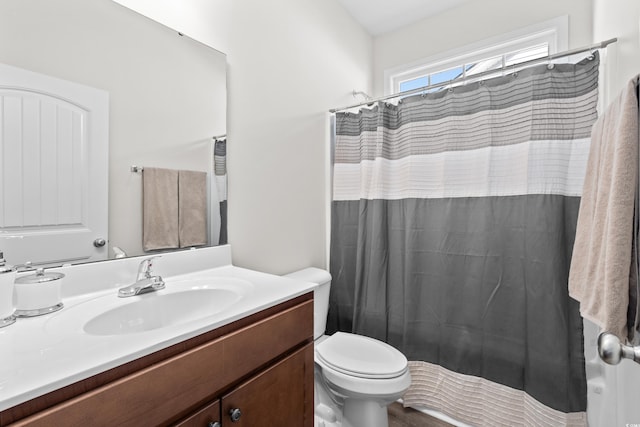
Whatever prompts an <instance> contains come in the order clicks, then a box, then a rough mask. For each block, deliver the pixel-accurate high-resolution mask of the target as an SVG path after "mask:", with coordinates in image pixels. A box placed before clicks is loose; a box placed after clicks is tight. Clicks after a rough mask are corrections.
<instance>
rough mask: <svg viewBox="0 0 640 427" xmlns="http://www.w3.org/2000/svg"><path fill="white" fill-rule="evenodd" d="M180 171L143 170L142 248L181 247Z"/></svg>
mask: <svg viewBox="0 0 640 427" xmlns="http://www.w3.org/2000/svg"><path fill="white" fill-rule="evenodd" d="M178 243H179V241H178V171H176V170H171V169H158V168H149V167H145V168H144V171H143V172H142V248H143V249H144V250H145V251H151V250H156V249H173V248H178Z"/></svg>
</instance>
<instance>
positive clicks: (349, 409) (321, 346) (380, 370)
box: [287, 268, 411, 427]
mask: <svg viewBox="0 0 640 427" xmlns="http://www.w3.org/2000/svg"><path fill="white" fill-rule="evenodd" d="M287 277H290V278H294V279H297V280H302V281H305V282H311V283H317V284H318V286H317V287H316V288H315V289H314V350H315V351H314V353H315V354H314V361H315V426H316V427H388V417H387V406H388V405H389V404H390V403H392V402H394V401H396V400H397V399H399V398H400V397H401V396H402V395H403V394H404V392H405V391H406V390H407V389H408V388H409V385H410V384H411V375H410V374H409V369H408V364H407V359H406V357H405V356H404V355H403V354H402V353H401V352H400V351H398V350H397V349H395V348H394V347H392V346H390V345H389V344H386V343H384V342H382V341H379V340H377V339H374V338H370V337H365V336H362V335H356V334H351V333H345V332H336V333H335V334H333V335H331V336H327V335H324V332H325V327H326V320H327V313H328V310H329V288H330V284H331V275H330V274H329V273H328V272H327V271H325V270H320V269H317V268H307V269H304V270H300V271H297V272H294V273H291V274H288V275H287Z"/></svg>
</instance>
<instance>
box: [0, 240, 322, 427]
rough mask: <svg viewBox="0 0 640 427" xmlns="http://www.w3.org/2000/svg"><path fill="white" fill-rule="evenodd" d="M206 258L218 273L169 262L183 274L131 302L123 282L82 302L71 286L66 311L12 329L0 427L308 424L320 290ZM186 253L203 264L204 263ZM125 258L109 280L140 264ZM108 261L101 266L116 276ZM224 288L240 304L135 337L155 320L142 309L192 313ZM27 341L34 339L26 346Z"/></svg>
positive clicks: (1, 336) (3, 335)
mask: <svg viewBox="0 0 640 427" xmlns="http://www.w3.org/2000/svg"><path fill="white" fill-rule="evenodd" d="M200 251H203V252H207V254H208V255H211V254H215V255H216V256H215V257H213V258H216V259H217V261H216V262H214V263H213V265H212V263H211V257H210V256H207V254H204V253H198V254H189V253H188V252H187V253H184V252H183V253H176V254H170V255H171V256H165V257H163V259H162V262H163V263H165V264H166V266H167V270H171V268H177V269H178V270H174V271H170V272H169V273H170V274H169V275H167V274H165V275H164V277H165V281H166V283H167V289H166V291H167V292H166V293H162V292H164V291H159V292H158V295H153V294H145V295H140V296H137V297H133V298H132V301H130V302H129V301H125V300H126V298H120V299H114V298H112V297H111V295H114V292H115V291H117V287H118V284H120V285H121V284H122V283H123V282H122V281H120V280H116V285H115V286H114V284H113V283H112V284H111V286H110V287H109V288H108V289H106V290H105V289H101V290H99V291H96V292H92V293H89V294H83V293H78V294H77V295H74V293H75V292H78V291H77V290H74V289H73V288H74V285H73V284H69V286H68V287H67V288H68V289H69V291H68V298H66V300H65V308H64V309H63V310H61V311H60V312H59V313H57V314H56V313H54V314H51V315H48V318H46V317H47V316H42V317H41V318H33V319H20V320H19V321H18V322H16V324H14V325H12V327H14V326H17V328H16V329H14V330H11V328H10V327H7V328H4V330H0V347H1V348H2V351H3V353H4V352H5V350H6V349H8V348H11V347H15V346H16V345H19V344H21V343H22V344H23V347H22V348H15V349H14V350H9V351H8V355H7V356H5V355H4V354H3V355H2V356H0V357H1V358H2V360H3V365H2V367H0V405H2V406H0V425H2V426H5V425H15V426H23V425H24V426H27V425H28V426H39V425H43V426H44V425H65V426H72V425H78V426H79V425H83V426H86V425H92V426H93V425H109V426H114V425H118V426H122V425H132V426H141V425H145V426H146V425H149V426H151V425H180V426H208V427H214V426H220V427H221V426H229V425H233V426H309V427H311V426H312V425H313V292H312V291H313V285H312V284H310V283H304V282H297V281H295V280H292V279H287V278H282V277H278V276H272V275H268V274H264V273H258V272H254V271H250V270H245V269H241V268H237V267H234V266H232V265H230V255H229V254H228V251H229V248H228V247H218V248H207V249H201V250H198V251H195V252H200ZM185 255H186V256H187V257H188V256H189V255H191V256H193V257H195V258H198V257H200V258H202V260H203V263H202V264H203V265H198V266H195V265H194V263H195V264H199V263H198V262H197V261H194V259H191V258H189V259H188V260H187V258H185ZM181 257H182V258H181ZM167 258H168V259H167ZM118 261H121V262H122V263H123V264H118V267H121V269H114V271H116V270H117V271H120V273H117V274H122V269H124V270H126V269H130V268H132V267H135V265H133V264H132V265H131V266H129V265H128V264H130V263H132V262H133V263H136V264H137V263H138V262H140V258H133V259H127V260H118ZM227 261H229V262H227ZM111 263H112V262H106V263H98V264H94V266H95V268H102V269H110V267H113V265H112V266H109V265H107V264H111ZM101 264H103V265H101ZM207 264H208V266H207ZM160 265H161V263H160V262H159V263H158V270H160ZM169 265H171V266H178V267H171V268H170V267H169ZM194 267H204V268H201V269H199V270H195V269H194ZM207 267H210V268H207ZM82 268H84V269H87V271H88V270H89V269H90V266H84V267H83V266H74V267H70V268H68V269H67V271H65V274H66V275H67V277H69V276H71V277H72V278H73V276H74V273H78V274H75V276H76V279H79V280H80V281H82V278H83V277H85V278H86V275H87V271H83V272H78V271H75V270H74V269H82ZM179 270H188V271H189V273H185V274H180V273H181V272H180V271H179ZM174 272H175V273H178V274H175V275H172V274H171V273H174ZM94 273H95V271H94ZM98 273H99V272H98ZM105 274H106V273H105ZM106 275H107V276H109V274H106ZM134 275H135V274H134ZM92 277H97V276H92ZM112 279H113V277H112ZM72 280H73V279H72ZM93 286H95V287H99V286H100V285H99V284H94V285H93ZM220 289H226V290H229V292H233V293H234V294H233V295H236V294H237V295H236V297H234V298H232V299H231V300H229V301H232V302H231V303H228V302H227V303H226V305H227V306H226V307H225V308H223V309H221V310H219V311H217V312H214V311H215V310H211V311H210V312H206V311H205V312H200V313H201V314H198V313H199V311H198V310H200V308H198V307H196V306H195V305H194V307H195V308H194V310H193V312H195V313H196V315H193V312H192V314H191V315H188V314H185V316H186V317H181V316H180V315H179V314H178V315H176V314H170V315H168V319H169V320H168V321H164V323H162V322H160V323H149V322H147V323H148V325H147V326H146V327H145V328H147V329H145V328H142V330H140V329H136V328H139V326H140V324H144V323H145V322H146V321H147V318H146V317H145V316H148V315H150V314H147V313H151V312H153V310H150V311H145V310H146V309H145V308H144V307H143V304H152V305H153V307H154V308H162V310H160V311H167V310H166V307H167V306H163V305H161V304H164V302H161V301H169V302H170V303H173V304H174V305H175V309H176V310H178V312H180V311H182V310H185V311H188V310H189V307H188V306H189V304H192V303H193V304H196V303H194V302H193V301H195V300H205V301H206V295H207V292H208V291H213V290H218V291H219V290H220ZM236 289H240V290H239V291H237V292H236ZM63 294H64V292H63ZM185 295H186V296H189V295H196V296H197V298H196V299H193V300H191V299H189V298H187V297H185ZM213 295H215V296H216V297H218V296H222V297H224V295H225V294H223V293H217V294H213ZM238 295H239V296H238ZM116 298H117V297H116ZM150 298H151V299H150ZM185 298H187V299H186V300H185ZM222 300H224V298H221V301H222ZM147 302H149V303H147ZM211 304H214V302H211ZM223 304H225V303H224V301H223ZM112 305H115V308H114V307H113V306H112ZM125 305H131V307H133V308H135V312H136V313H137V316H138V317H139V318H138V319H136V317H135V316H134V315H132V314H131V313H133V312H134V310H133V309H132V310H128V309H127V310H123V307H124V306H125ZM99 307H102V308H99ZM65 310H66V313H65ZM112 313H117V316H119V319H120V320H122V319H123V318H125V320H126V321H125V322H124V323H122V324H121V325H120V326H118V327H115V326H114V327H112V323H117V322H118V320H117V319H116V317H115V316H114V315H112ZM123 313H124V314H123ZM210 313H212V314H210ZM189 316H192V317H189ZM193 316H195V317H193ZM96 319H98V320H96ZM176 319H177V320H176ZM183 319H187V320H186V321H183ZM21 320H22V322H21ZM103 320H105V321H103ZM92 322H93V323H92ZM96 322H97V323H96ZM100 322H102V323H100ZM154 322H155V321H154ZM90 325H93V326H91V327H90ZM96 325H97V326H96ZM149 325H151V326H149ZM158 325H161V326H158ZM92 328H93V329H92ZM25 333H29V335H30V336H29V339H22V338H21V337H23V336H24V334H25ZM8 346H9V347H8ZM7 364H8V365H9V367H7ZM216 423H219V424H216Z"/></svg>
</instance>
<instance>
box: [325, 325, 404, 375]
mask: <svg viewBox="0 0 640 427" xmlns="http://www.w3.org/2000/svg"><path fill="white" fill-rule="evenodd" d="M316 360H317V361H318V362H320V363H321V365H324V366H326V367H328V368H330V369H331V370H333V371H337V372H339V373H342V374H344V375H349V376H353V377H357V378H366V379H392V378H397V377H400V376H402V375H403V374H404V373H406V372H407V358H406V357H405V356H404V355H403V354H402V353H401V352H399V351H398V350H396V349H395V348H393V347H392V346H390V345H389V344H386V343H384V342H382V341H379V340H376V339H374V338H369V337H365V336H362V335H355V334H349V333H345V332H336V333H335V334H333V335H332V336H330V337H328V338H326V339H325V340H323V341H322V342H320V343H319V344H318V345H317V346H316Z"/></svg>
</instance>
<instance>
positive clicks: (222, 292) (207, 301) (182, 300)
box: [45, 278, 253, 336]
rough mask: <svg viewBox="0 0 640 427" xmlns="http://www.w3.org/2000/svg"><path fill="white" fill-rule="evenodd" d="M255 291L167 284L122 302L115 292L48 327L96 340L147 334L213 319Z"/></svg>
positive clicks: (201, 283)
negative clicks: (97, 338) (106, 337)
mask: <svg viewBox="0 0 640 427" xmlns="http://www.w3.org/2000/svg"><path fill="white" fill-rule="evenodd" d="M252 289H253V285H252V284H251V283H250V282H248V281H246V280H240V279H235V278H224V279H222V278H203V279H192V280H182V281H168V282H167V283H166V288H165V289H163V290H160V291H156V292H150V293H146V294H142V295H137V296H133V297H128V298H118V296H117V289H114V290H112V291H109V292H106V293H105V292H103V293H101V295H99V296H97V297H95V298H92V299H89V300H86V301H84V302H81V303H79V304H76V305H73V306H71V307H69V308H65V309H63V310H61V311H60V312H58V313H56V314H54V315H52V316H51V318H50V319H49V320H48V321H47V323H46V325H45V328H46V329H47V330H48V331H50V332H57V331H62V330H67V331H68V330H75V331H76V332H77V333H81V334H86V335H94V336H107V335H130V334H138V333H144V332H149V331H154V330H157V329H161V328H167V327H172V326H178V325H183V324H186V323H189V322H192V321H196V320H201V319H205V318H208V317H211V318H213V317H215V316H216V315H218V314H221V313H223V312H224V311H225V310H227V309H229V308H231V307H233V305H234V304H235V303H237V302H238V301H240V300H241V299H243V298H244V297H246V296H247V295H248V294H250V291H251V290H252Z"/></svg>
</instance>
